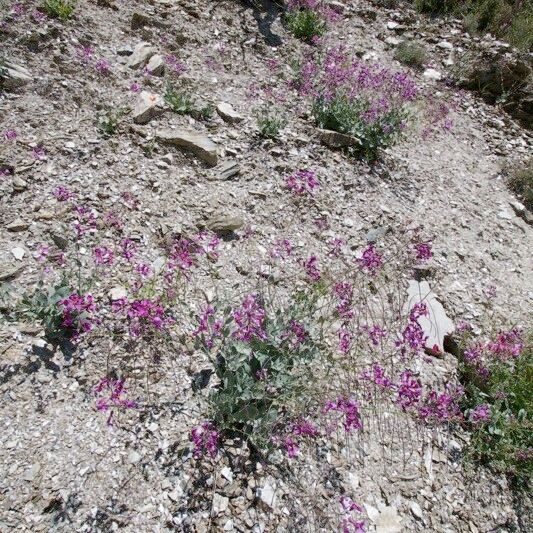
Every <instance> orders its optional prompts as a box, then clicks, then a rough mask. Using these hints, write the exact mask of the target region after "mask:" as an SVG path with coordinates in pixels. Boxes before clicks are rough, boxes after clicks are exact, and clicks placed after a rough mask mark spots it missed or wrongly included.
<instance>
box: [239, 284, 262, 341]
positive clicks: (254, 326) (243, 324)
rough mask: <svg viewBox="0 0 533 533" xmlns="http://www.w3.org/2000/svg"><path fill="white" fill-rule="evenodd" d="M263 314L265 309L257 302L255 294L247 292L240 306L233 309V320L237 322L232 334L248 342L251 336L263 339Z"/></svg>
mask: <svg viewBox="0 0 533 533" xmlns="http://www.w3.org/2000/svg"><path fill="white" fill-rule="evenodd" d="M265 316H266V313H265V310H264V309H263V307H262V306H261V305H260V304H259V302H258V298H257V295H255V294H249V295H248V296H247V297H246V298H245V299H244V301H243V303H242V306H241V307H240V308H239V309H235V310H234V311H233V320H234V321H235V323H236V324H237V329H236V330H235V331H234V332H233V336H234V337H235V338H236V339H239V340H241V341H244V342H249V341H251V340H252V339H253V338H258V339H265V338H266V332H265V326H264V322H265Z"/></svg>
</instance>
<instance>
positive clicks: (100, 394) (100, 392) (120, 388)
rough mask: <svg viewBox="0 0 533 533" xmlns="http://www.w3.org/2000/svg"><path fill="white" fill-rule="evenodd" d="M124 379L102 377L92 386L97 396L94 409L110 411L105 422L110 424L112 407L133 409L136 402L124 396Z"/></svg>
mask: <svg viewBox="0 0 533 533" xmlns="http://www.w3.org/2000/svg"><path fill="white" fill-rule="evenodd" d="M124 383H125V380H124V379H112V378H108V377H105V378H102V379H101V380H100V381H99V383H98V384H97V385H96V386H95V387H94V389H93V392H94V395H95V396H96V397H97V399H96V409H97V410H98V411H100V412H106V411H110V410H111V412H110V413H109V416H108V418H107V424H108V425H109V426H110V425H112V417H113V412H114V411H113V408H119V409H135V408H137V402H136V401H134V400H130V399H128V398H126V395H127V392H126V389H125V387H124Z"/></svg>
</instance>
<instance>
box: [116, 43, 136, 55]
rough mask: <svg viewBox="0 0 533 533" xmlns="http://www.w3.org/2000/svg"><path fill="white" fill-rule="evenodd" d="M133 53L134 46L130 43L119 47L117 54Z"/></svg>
mask: <svg viewBox="0 0 533 533" xmlns="http://www.w3.org/2000/svg"><path fill="white" fill-rule="evenodd" d="M131 54H133V48H132V47H131V46H130V45H129V44H126V45H124V46H121V47H120V48H118V49H117V55H119V56H125V57H128V56H131Z"/></svg>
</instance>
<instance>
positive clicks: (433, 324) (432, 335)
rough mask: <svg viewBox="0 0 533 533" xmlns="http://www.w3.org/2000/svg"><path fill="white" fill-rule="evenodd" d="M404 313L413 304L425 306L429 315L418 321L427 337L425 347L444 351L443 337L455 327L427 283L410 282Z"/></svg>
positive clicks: (409, 309)
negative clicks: (420, 303)
mask: <svg viewBox="0 0 533 533" xmlns="http://www.w3.org/2000/svg"><path fill="white" fill-rule="evenodd" d="M407 295H408V296H407V304H406V311H407V312H409V311H411V309H412V308H413V307H414V305H415V304H417V303H419V302H423V303H425V304H426V306H427V308H428V311H429V314H428V315H427V316H421V317H420V318H419V319H418V323H419V324H420V327H421V328H422V330H423V331H424V334H425V335H426V336H427V337H428V338H427V340H426V347H427V348H428V349H429V350H431V351H433V352H437V353H438V352H443V351H444V337H445V336H446V335H449V334H450V333H453V331H454V329H455V326H454V324H453V322H452V320H451V319H450V318H449V317H448V316H447V315H446V311H445V310H444V307H443V306H442V304H441V303H440V302H439V301H438V300H437V297H436V296H435V294H434V293H433V292H432V291H431V289H430V287H429V283H428V282H427V281H425V280H424V281H420V282H418V281H410V282H409V287H408V289H407Z"/></svg>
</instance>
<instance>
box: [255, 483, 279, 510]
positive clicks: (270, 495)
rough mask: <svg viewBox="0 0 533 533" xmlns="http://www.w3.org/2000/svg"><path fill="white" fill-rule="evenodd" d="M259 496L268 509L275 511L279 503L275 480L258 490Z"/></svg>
mask: <svg viewBox="0 0 533 533" xmlns="http://www.w3.org/2000/svg"><path fill="white" fill-rule="evenodd" d="M258 496H259V498H260V500H261V501H262V502H263V503H264V504H265V505H266V506H267V507H269V508H270V509H274V507H275V506H276V503H277V498H276V486H275V484H274V480H267V481H266V482H265V484H264V486H263V488H260V489H258Z"/></svg>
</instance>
